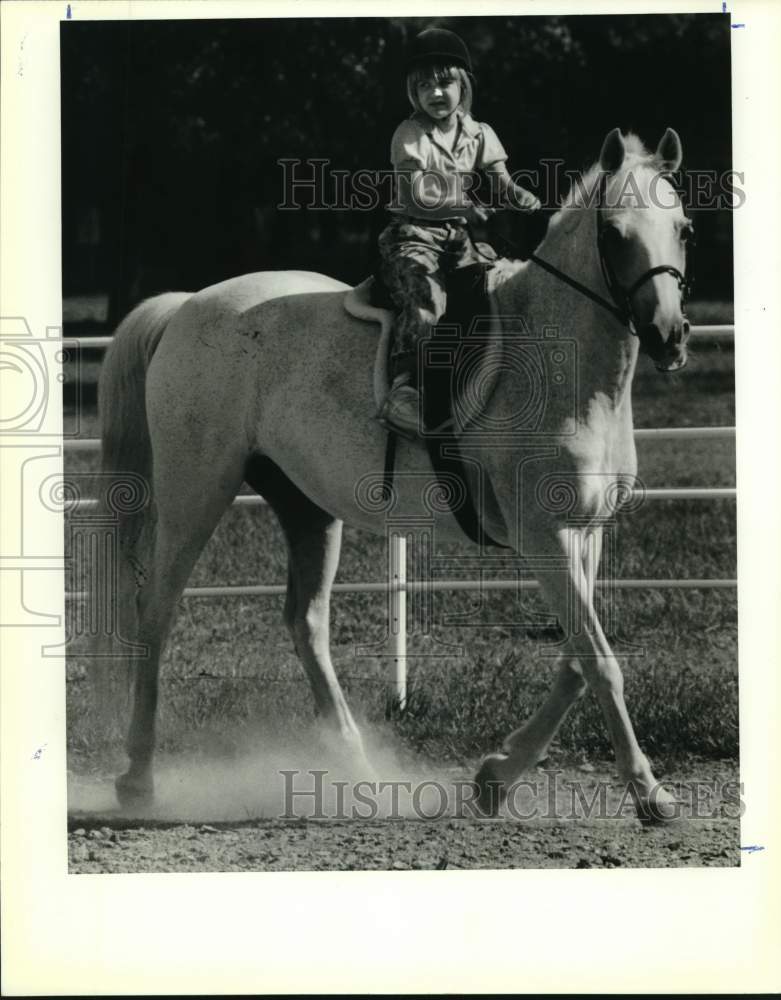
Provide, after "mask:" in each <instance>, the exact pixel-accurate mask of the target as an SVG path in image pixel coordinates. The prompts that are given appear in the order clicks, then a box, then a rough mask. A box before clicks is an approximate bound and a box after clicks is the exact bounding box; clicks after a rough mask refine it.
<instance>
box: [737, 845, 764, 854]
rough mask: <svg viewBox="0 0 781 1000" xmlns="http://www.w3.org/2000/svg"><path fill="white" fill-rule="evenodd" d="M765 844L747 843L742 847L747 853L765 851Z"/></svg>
mask: <svg viewBox="0 0 781 1000" xmlns="http://www.w3.org/2000/svg"><path fill="white" fill-rule="evenodd" d="M764 849H765V848H764V845H763V844H747V845H746V846H745V847H741V851H745V852H746V854H756V852H757V851H764Z"/></svg>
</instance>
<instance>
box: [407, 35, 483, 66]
mask: <svg viewBox="0 0 781 1000" xmlns="http://www.w3.org/2000/svg"><path fill="white" fill-rule="evenodd" d="M440 61H441V62H446V63H448V64H449V65H452V66H461V67H462V68H463V69H465V70H466V71H467V73H471V72H472V60H471V59H470V57H469V49H467V47H466V45H464V43H463V42H462V41H461V39H460V38H459V37H458V35H457V34H456V33H455V32H453V31H448V30H447V29H446V28H426V30H425V31H421V33H420V34H419V35H416V36H415V38H413V39H412V43H411V45H410V47H409V51H408V53H407V70H408V71H409V70H411V69H413V68H414V67H416V66H420V65H421V64H423V63H429V62H440Z"/></svg>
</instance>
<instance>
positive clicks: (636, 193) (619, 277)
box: [597, 128, 693, 371]
mask: <svg viewBox="0 0 781 1000" xmlns="http://www.w3.org/2000/svg"><path fill="white" fill-rule="evenodd" d="M682 156H683V153H682V148H681V140H680V138H679V137H678V134H677V132H675V131H674V130H673V129H671V128H668V129H667V130H666V131H665V133H664V135H663V136H662V138H661V140H660V142H659V145H658V146H657V149H656V152H655V153H653V154H652V155H649V154H648V153H647V151H646V150H645V149H644V148H643V146H642V144H641V143H640V142H639V140H638V139H637V138H636V137H635V136H628V137H627V138H626V139H625V138H624V136H622V134H621V132H620V131H619V129H617V128H616V129H613V131H612V132H610V133H609V134H608V135H607V137H606V138H605V141H604V143H603V145H602V151H601V153H600V157H599V167H600V170H601V181H600V184H601V188H600V191H599V194H600V199H599V205H598V209H597V211H598V234H599V235H598V241H599V253H600V261H601V264H602V270H603V274H604V277H605V281H606V283H607V286H608V289H609V291H610V293H611V296H612V297H613V300H614V301H615V303H616V305H617V307H618V308H619V310H620V311H621V312H622V313H623V314H624V317H625V319H626V321H627V322H629V323H631V325H632V327H633V329H634V331H635V333H636V334H637V336H638V338H639V340H640V345H641V348H642V350H643V351H644V352H645V353H646V354H648V355H649V357H650V358H651V359H652V360H653V361H654V362H655V364H656V367H657V368H658V369H659V370H660V371H675V370H677V369H679V368H683V366H684V365H685V364H686V360H687V347H686V341H687V339H688V336H689V322H688V320H687V319H686V318H685V316H684V314H683V304H684V300H685V295H686V290H687V279H686V276H685V275H686V242H687V240H689V239H690V238H691V236H692V232H693V228H692V224H691V222H690V220H689V219H687V218H686V216H685V214H684V212H683V208H682V206H681V202H680V199H679V198H678V195H677V194H676V192H675V189H674V188H673V186H672V184H671V183H670V181H669V175H670V174H671V173H673V172H674V171H676V170H677V169H678V168H679V166H680V164H681V159H682Z"/></svg>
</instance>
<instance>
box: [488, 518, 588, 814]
mask: <svg viewBox="0 0 781 1000" xmlns="http://www.w3.org/2000/svg"><path fill="white" fill-rule="evenodd" d="M601 556H602V528H601V527H597V528H595V529H594V530H593V531H590V532H589V533H588V534H587V535H586V536H584V545H583V552H582V562H583V572H584V574H585V577H586V584H587V587H588V592H589V598H590V600H591V601H592V602H593V599H594V587H595V582H596V577H597V572H598V570H599V563H600V559H601ZM587 687H588V684H587V682H586V678H585V677H584V676H583V669H582V667H581V666H580V663H579V661H578V660H577V658H576V657H575V656H573V655H572V653H571V652H569V651H567V652H564V653H561V654H560V655H559V657H558V659H557V671H556V677H555V679H554V682H553V685H552V687H551V690H550V692H549V694H548V696H547V698H546V699H545V701H544V702H543V704H542V705H541V706H540V708H539V709H538V710H537V711H536V712H535V713H534V715H532V717H531V718H530V719H528V720H527V721H526V722H525V723H524V724H523V725H522V726H521V727H520V728H519V729H516V730H515V731H514V732H512V733H510V735H509V736H508V737H507V739H506V740H505V741H504V744H503V746H502V750H501V752H499V753H494V754H489V755H488V756H487V757H485V758H484V760H483V762H482V764H481V765H480V770H479V771H478V774H477V778H476V783H477V787H478V790H479V800H478V801H479V803H480V806H481V808H482V810H483V811H484V812H487V813H491V814H492V813H495V812H496V811H497V809H498V807H499V805H500V803H501V800H502V798H503V796H504V792H505V790H506V788H507V786H509V785H510V784H512V782H513V781H515V780H516V779H517V778H518V777H519V776H520V775H521V774H523V773H524V772H525V771H528V770H529V769H530V768H532V767H534V765H535V764H537V763H539V761H540V760H543V759H544V758H545V755H546V753H547V750H548V747H549V746H550V744H551V742H552V741H553V738H554V737H555V735H556V733H557V732H558V731H559V729H560V728H561V725H562V723H563V722H564V720H565V719H566V717H567V715H568V714H569V712H570V710H571V709H572V707H573V706H574V705H575V704H576V703H577V702H578V701H579V700H580V699H581V698H582V697H583V696H584V694H585V693H586V690H587Z"/></svg>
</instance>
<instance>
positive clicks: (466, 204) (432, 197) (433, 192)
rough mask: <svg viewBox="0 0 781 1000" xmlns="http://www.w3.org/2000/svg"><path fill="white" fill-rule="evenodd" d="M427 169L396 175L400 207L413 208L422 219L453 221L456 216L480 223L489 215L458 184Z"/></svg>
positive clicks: (400, 172)
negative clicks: (455, 214) (449, 182)
mask: <svg viewBox="0 0 781 1000" xmlns="http://www.w3.org/2000/svg"><path fill="white" fill-rule="evenodd" d="M447 180H448V178H447V177H446V176H445V175H443V174H435V173H433V172H432V171H424V170H399V171H397V173H396V181H397V185H398V198H399V201H400V203H401V205H403V206H405V207H407V208H412V209H413V210H414V214H415V215H417V216H419V217H420V218H421V219H431V220H436V219H452V218H453V215H454V213H457V214H458V215H461V216H463V217H464V218H465V219H466V220H467V222H481V221H483V220H484V219H486V218H487V217H488V215H489V214H490V211H489V210H486V207H485V206H481V205H477V204H476V203H475V202H473V201H472V200H471V199H470V198H469V197H468V196H467V194H466V191H465V190H464V189H463V186H461V185H459V184H458V182H457V181H454V182H453V183H451V184H449V185H448V184H447Z"/></svg>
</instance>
